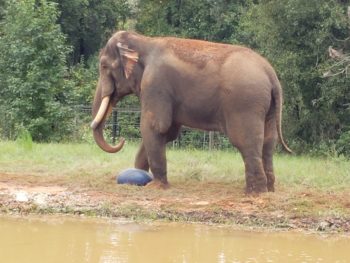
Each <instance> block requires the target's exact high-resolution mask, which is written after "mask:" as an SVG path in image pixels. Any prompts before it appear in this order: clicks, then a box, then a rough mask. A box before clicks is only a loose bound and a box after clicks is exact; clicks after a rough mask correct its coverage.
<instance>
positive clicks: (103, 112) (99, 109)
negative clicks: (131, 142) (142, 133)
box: [91, 88, 125, 153]
mask: <svg viewBox="0 0 350 263" xmlns="http://www.w3.org/2000/svg"><path fill="white" fill-rule="evenodd" d="M111 111H112V105H111V103H110V98H109V97H105V98H103V100H101V92H100V89H99V88H98V89H97V91H96V94H95V98H94V103H93V107H92V116H93V118H94V120H93V122H92V123H91V128H92V130H93V135H94V139H95V142H96V143H97V145H98V146H99V147H100V148H101V149H102V150H104V151H106V152H109V153H116V152H119V151H120V150H121V149H122V148H123V145H124V143H125V140H124V138H121V140H120V142H119V143H118V144H117V145H116V146H111V145H109V144H108V143H107V142H106V140H105V138H104V136H103V128H104V126H105V122H106V119H107V117H108V116H109V114H110V113H111Z"/></svg>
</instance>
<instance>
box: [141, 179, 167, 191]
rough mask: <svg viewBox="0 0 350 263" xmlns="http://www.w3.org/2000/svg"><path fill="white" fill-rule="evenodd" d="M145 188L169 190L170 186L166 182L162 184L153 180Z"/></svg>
mask: <svg viewBox="0 0 350 263" xmlns="http://www.w3.org/2000/svg"><path fill="white" fill-rule="evenodd" d="M146 187H147V188H151V189H163V190H166V189H168V188H170V184H169V183H168V182H163V181H160V180H157V179H153V181H151V182H150V183H148V184H147V185H146Z"/></svg>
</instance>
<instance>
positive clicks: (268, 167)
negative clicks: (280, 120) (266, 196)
mask: <svg viewBox="0 0 350 263" xmlns="http://www.w3.org/2000/svg"><path fill="white" fill-rule="evenodd" d="M276 142H277V131H276V120H275V118H271V119H268V120H266V122H265V134H264V147H263V163H264V170H265V174H266V177H267V189H268V191H269V192H274V191H275V174H274V171H273V152H274V149H275V146H276Z"/></svg>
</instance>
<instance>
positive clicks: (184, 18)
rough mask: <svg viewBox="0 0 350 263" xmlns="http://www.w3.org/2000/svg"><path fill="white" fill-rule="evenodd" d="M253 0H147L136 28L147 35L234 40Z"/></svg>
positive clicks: (139, 14) (141, 9) (142, 6)
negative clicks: (233, 36)
mask: <svg viewBox="0 0 350 263" xmlns="http://www.w3.org/2000/svg"><path fill="white" fill-rule="evenodd" d="M249 2H250V1H243V0H217V1H211V0H207V1H196V0H187V1H183V0H163V1H154V0H143V1H139V4H138V6H137V10H138V11H137V12H136V16H137V23H136V29H137V30H138V31H140V32H142V33H144V34H147V35H177V36H182V37H188V38H196V39H204V40H211V41H216V42H230V41H231V39H232V35H234V33H235V32H236V30H237V28H238V24H239V21H240V16H241V14H242V13H243V11H244V10H245V8H246V7H247V6H248V3H249Z"/></svg>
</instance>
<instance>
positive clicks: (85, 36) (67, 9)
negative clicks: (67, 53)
mask: <svg viewBox="0 0 350 263" xmlns="http://www.w3.org/2000/svg"><path fill="white" fill-rule="evenodd" d="M52 1H54V2H56V3H57V4H58V8H59V10H60V11H61V13H60V16H59V24H60V25H61V27H62V31H63V32H64V33H65V34H66V35H67V38H68V42H69V44H70V45H71V46H72V47H73V52H72V53H71V59H70V64H76V63H78V62H80V59H81V57H82V56H83V57H84V59H85V61H88V59H89V58H90V57H91V56H93V55H94V54H95V53H96V52H98V50H99V49H100V48H101V45H102V44H104V42H105V41H106V40H107V39H108V38H109V37H110V36H111V34H112V33H113V32H114V31H115V30H116V29H118V28H122V27H123V25H124V23H125V22H126V20H127V18H128V17H129V15H130V6H129V4H128V1H127V0H74V1H72V0H52Z"/></svg>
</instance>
